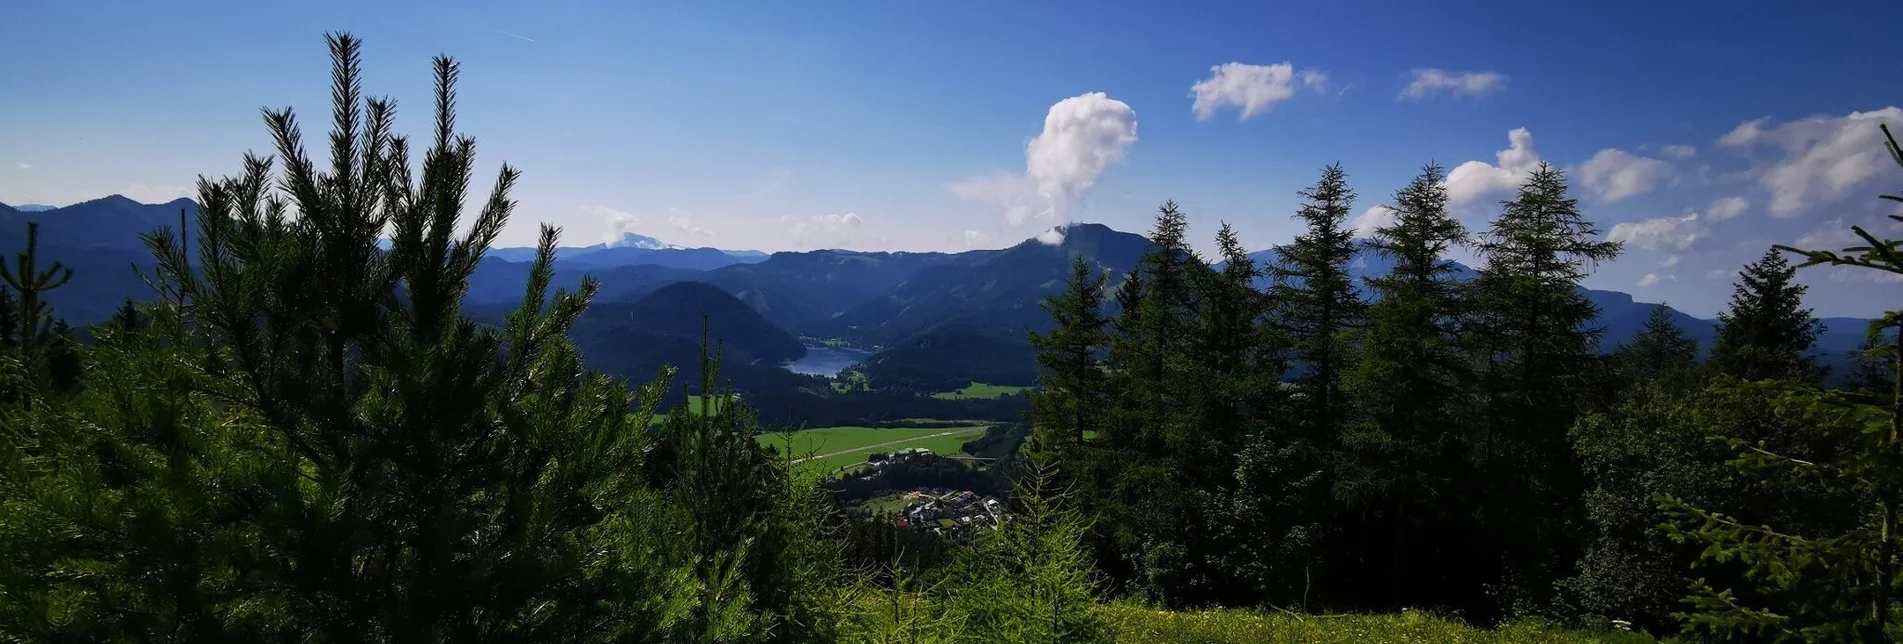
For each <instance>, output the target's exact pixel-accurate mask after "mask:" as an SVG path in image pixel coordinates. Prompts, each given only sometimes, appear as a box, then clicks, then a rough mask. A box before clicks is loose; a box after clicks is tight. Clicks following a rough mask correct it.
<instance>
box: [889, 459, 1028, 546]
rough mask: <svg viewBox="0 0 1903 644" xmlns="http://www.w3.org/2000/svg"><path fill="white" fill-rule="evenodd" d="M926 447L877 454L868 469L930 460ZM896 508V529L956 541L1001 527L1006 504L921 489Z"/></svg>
mask: <svg viewBox="0 0 1903 644" xmlns="http://www.w3.org/2000/svg"><path fill="white" fill-rule="evenodd" d="M930 456H932V451H931V450H929V449H925V448H922V447H914V448H910V449H904V450H899V451H896V452H892V453H890V454H874V455H872V457H870V458H868V459H867V461H866V466H867V467H869V468H872V469H874V470H880V469H884V468H887V467H892V466H895V465H899V464H902V463H905V462H907V461H910V460H912V459H915V458H921V457H930ZM893 506H895V507H896V512H895V518H894V519H893V523H892V525H893V527H896V528H899V529H901V530H916V531H919V532H928V533H931V534H934V535H939V536H944V537H950V538H956V537H962V536H965V535H969V534H975V533H979V532H982V531H984V530H988V529H991V528H994V527H997V525H998V524H999V522H1000V521H1001V520H1002V516H1003V514H1004V503H1003V502H1002V501H1001V500H999V499H998V498H996V497H992V496H986V495H981V494H979V493H977V492H974V491H971V490H956V489H950V488H918V489H913V490H909V491H905V492H902V493H900V494H899V495H898V497H897V499H896V500H895V502H894V503H892V505H891V506H889V507H893Z"/></svg>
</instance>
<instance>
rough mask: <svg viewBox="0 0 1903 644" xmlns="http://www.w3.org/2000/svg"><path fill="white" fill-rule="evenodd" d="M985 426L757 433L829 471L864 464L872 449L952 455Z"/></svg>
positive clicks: (804, 463) (768, 442) (809, 464)
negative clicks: (913, 450) (914, 449)
mask: <svg viewBox="0 0 1903 644" xmlns="http://www.w3.org/2000/svg"><path fill="white" fill-rule="evenodd" d="M985 427H986V426H985V425H966V426H960V427H895V428H889V429H880V428H877V427H820V428H815V429H802V430H799V431H796V432H773V433H767V434H760V435H759V437H758V438H759V441H760V443H761V444H763V445H770V446H773V447H774V448H775V449H778V450H780V451H782V452H787V453H791V454H792V455H793V457H794V458H796V459H806V460H802V461H800V462H799V464H800V466H801V467H812V468H823V469H825V470H826V471H829V472H830V471H832V470H834V469H838V468H839V467H842V466H846V465H852V464H855V463H864V462H865V461H866V457H867V456H868V455H871V454H872V453H874V452H892V451H898V450H901V449H906V448H911V447H923V448H925V449H929V450H932V452H933V453H935V454H944V455H952V454H956V453H958V451H959V450H960V449H962V448H963V447H964V444H965V442H966V441H969V440H971V439H974V438H977V437H979V436H983V435H984V433H985Z"/></svg>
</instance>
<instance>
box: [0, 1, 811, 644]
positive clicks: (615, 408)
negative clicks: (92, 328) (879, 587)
mask: <svg viewBox="0 0 1903 644" xmlns="http://www.w3.org/2000/svg"><path fill="white" fill-rule="evenodd" d="M329 42H330V46H331V54H332V57H333V60H334V77H333V83H332V92H333V102H334V108H335V109H334V111H333V115H334V119H335V129H334V131H333V132H332V134H331V136H330V137H329V141H330V144H331V150H330V152H331V154H330V157H331V158H330V164H329V169H328V170H323V169H320V168H319V166H318V164H317V163H316V162H314V161H313V160H312V159H310V158H308V157H307V156H306V155H305V153H304V150H303V147H302V144H303V141H304V137H303V136H302V135H301V133H300V131H299V128H298V126H297V123H296V120H295V118H294V117H293V115H292V113H291V112H290V111H289V110H288V109H287V110H283V111H273V112H269V113H267V115H266V121H267V123H268V125H269V126H270V129H271V132H272V134H273V135H274V137H275V138H276V140H277V143H278V153H279V161H278V162H277V163H273V162H271V161H267V160H266V159H263V158H259V157H255V156H253V157H248V158H247V159H246V163H245V172H244V174H243V175H242V176H239V177H233V178H228V179H224V180H219V181H213V180H203V181H201V183H200V186H199V201H200V202H201V203H202V204H203V209H202V211H201V212H200V214H199V219H198V222H197V223H198V229H199V235H197V236H196V239H197V241H194V242H193V247H194V248H195V249H196V250H198V251H199V252H198V253H196V255H195V257H194V256H192V255H188V254H187V253H186V251H185V248H184V246H183V245H182V241H181V239H180V236H183V235H184V234H185V233H184V231H178V234H179V236H174V235H172V234H170V233H164V234H160V235H157V236H154V237H151V238H148V243H149V244H150V245H151V246H152V250H153V253H154V255H155V256H156V259H157V260H158V271H157V279H158V280H159V281H160V285H161V294H162V295H163V296H164V297H162V298H161V301H160V302H159V303H158V304H157V305H155V306H154V307H153V308H152V309H151V311H150V313H151V316H150V326H149V328H148V329H147V330H145V331H141V332H140V333H139V334H135V337H133V338H129V339H128V340H129V341H126V342H111V343H103V344H101V345H99V346H97V347H94V348H92V350H94V351H98V352H100V353H98V354H97V356H98V359H97V360H95V361H94V362H93V364H96V365H99V366H100V367H99V368H98V369H96V370H92V371H89V372H88V373H87V374H86V375H85V385H84V386H82V387H80V388H79V389H78V391H77V392H76V393H74V394H72V395H71V396H66V397H61V398H46V397H42V400H47V401H49V403H57V404H43V405H36V406H33V407H32V408H26V407H25V406H19V405H0V427H4V428H7V429H8V430H12V429H14V428H27V429H28V430H29V431H30V433H29V434H27V435H26V436H24V437H23V438H22V439H21V440H11V439H10V440H6V441H0V471H5V472H7V475H6V476H4V477H0V588H5V594H6V600H5V601H0V633H5V634H6V636H7V637H8V638H17V639H22V640H24V641H153V642H201V641H244V642H256V641H293V640H294V641H313V640H321V641H337V642H343V641H349V642H412V641H432V642H437V641H458V642H535V641H564V642H593V641H600V642H681V641H695V642H706V641H756V640H764V639H768V638H769V637H770V638H776V639H778V640H780V641H798V640H802V639H811V640H817V641H830V640H831V639H833V638H830V637H829V636H828V635H827V634H825V633H824V630H823V627H824V621H825V620H824V619H823V616H819V615H816V614H815V613H814V611H810V610H806V609H805V608H802V607H803V606H811V605H813V603H814V602H823V601H825V599H824V598H825V597H826V596H827V595H830V594H833V593H830V592H829V587H828V586H827V585H825V584H826V582H825V576H824V575H823V574H821V575H815V574H811V572H810V571H809V572H801V569H802V567H803V566H805V565H806V564H808V563H815V562H822V561H823V557H824V553H823V552H817V551H816V550H815V549H812V548H809V547H808V545H802V544H810V542H808V541H805V540H803V538H802V537H801V535H803V534H807V533H808V532H809V531H810V529H816V526H815V525H814V523H813V522H808V521H806V520H805V519H801V518H799V517H797V516H795V515H797V514H798V512H797V511H796V510H795V509H794V508H793V506H792V505H790V504H788V503H782V502H778V501H772V500H771V499H773V498H774V497H775V496H776V495H779V494H780V493H781V492H784V491H785V490H786V488H780V487H778V486H777V485H776V484H775V483H774V482H773V481H774V479H772V478H771V474H772V473H773V472H776V471H783V469H782V467H783V464H779V463H773V462H770V460H769V459H768V457H767V455H766V452H764V451H763V448H761V447H760V446H758V445H757V443H756V442H755V438H754V436H753V434H754V431H753V430H754V428H753V427H752V426H751V425H750V424H749V422H748V421H747V419H746V416H745V414H744V410H743V409H741V408H740V406H738V405H721V406H720V409H719V410H718V411H717V412H715V413H711V414H705V415H703V416H701V420H698V421H697V420H694V419H688V418H682V417H683V416H686V415H685V414H680V415H677V417H676V419H675V420H672V421H670V422H669V423H667V424H664V425H663V427H661V428H660V429H659V430H655V429H652V428H651V427H650V425H651V424H650V422H649V421H650V420H651V419H652V416H653V411H654V409H655V406H656V405H657V404H658V402H659V399H660V396H661V395H662V393H663V392H664V391H665V390H666V383H667V380H668V378H669V377H670V376H671V370H664V372H663V373H661V374H659V376H658V378H657V379H656V381H655V382H654V383H653V384H650V385H648V386H646V387H643V388H641V389H640V390H639V395H636V393H635V392H633V391H630V389H629V388H628V387H627V386H626V385H625V384H623V383H621V382H620V381H617V380H615V379H612V378H609V377H607V376H603V375H600V374H595V373H592V372H589V371H587V370H586V369H585V368H584V366H583V364H582V360H581V356H580V355H579V353H578V352H577V351H576V349H575V347H574V345H573V344H571V343H570V342H569V341H568V340H567V337H566V336H567V334H568V332H569V328H570V325H572V324H573V323H574V321H575V319H576V318H577V317H578V316H579V315H581V313H582V312H583V310H584V309H585V307H586V306H587V305H588V302H589V299H590V298H591V297H592V296H593V295H594V293H595V292H596V290H597V288H598V286H597V284H596V283H595V282H594V280H592V279H584V280H583V281H582V285H581V288H580V289H579V291H578V292H556V293H554V294H553V295H552V296H551V294H550V293H549V288H548V287H549V284H550V282H551V280H552V265H553V258H554V249H555V246H556V241H557V236H558V234H557V231H556V230H555V229H554V228H552V227H544V228H543V231H542V235H541V240H540V243H539V245H538V253H537V258H536V260H535V262H534V263H533V264H532V265H531V268H530V271H529V280H528V282H529V283H528V286H527V288H526V289H525V291H524V293H523V300H522V305H521V306H520V308H519V309H517V310H516V311H514V312H512V313H511V314H509V316H508V318H507V320H506V321H505V322H504V323H503V324H502V325H500V327H499V328H488V327H483V326H480V325H478V324H476V323H474V322H472V321H469V320H467V319H465V318H463V316H462V310H461V300H462V297H463V293H464V292H465V291H466V290H467V288H468V285H469V278H470V275H471V274H472V273H473V272H474V270H475V268H476V266H477V265H478V264H479V263H480V262H481V260H482V258H483V256H484V253H485V251H486V250H487V249H488V248H489V246H490V244H491V243H492V242H493V240H494V239H495V236H496V235H497V234H498V233H499V232H500V231H501V229H502V226H503V224H504V223H505V222H506V221H507V219H508V216H509V214H510V212H511V211H512V209H513V207H514V203H513V202H512V201H511V200H510V199H509V190H510V188H511V186H512V185H513V183H514V181H515V179H516V176H517V175H516V171H515V170H514V169H513V168H510V167H508V166H506V165H505V166H504V167H503V168H502V170H501V172H500V173H499V176H498V178H497V180H496V183H495V185H494V188H493V189H492V190H491V191H490V193H489V195H488V197H487V199H486V200H483V201H482V202H481V203H482V205H481V206H480V211H479V214H478V215H477V216H476V217H475V219H474V221H472V222H467V225H465V222H464V221H462V214H463V208H464V203H465V200H466V197H468V196H469V195H468V194H467V189H468V186H469V183H470V181H471V179H472V176H471V173H472V170H473V167H474V158H473V152H474V142H473V141H472V140H471V139H469V138H467V137H462V136H458V135H457V134H456V133H455V130H454V125H455V124H454V120H453V114H454V105H455V91H454V86H455V79H456V76H457V71H458V67H457V65H456V64H455V63H454V62H452V61H450V60H449V59H447V58H439V59H437V60H436V64H435V71H436V90H437V91H436V110H435V112H436V123H435V126H436V127H435V128H434V137H433V140H432V142H431V144H430V147H429V149H428V152H427V153H426V154H425V156H424V159H423V160H422V163H421V164H420V166H421V173H420V176H412V174H411V172H412V165H411V163H410V162H409V158H408V144H407V141H406V139H404V138H402V137H399V136H396V135H394V134H393V133H392V131H391V127H392V122H393V111H392V105H391V103H389V102H388V101H383V100H375V99H372V100H368V101H365V100H364V99H363V97H362V95H361V92H360V90H359V87H358V79H359V77H360V71H359V63H358V52H359V48H360V45H359V43H358V41H357V40H355V39H354V38H352V37H350V36H348V35H337V36H332V37H330V38H329ZM273 166H278V167H281V168H282V171H281V172H273ZM386 232H389V233H390V237H391V241H392V246H391V248H390V249H389V250H388V251H384V250H382V249H380V248H379V247H378V246H379V244H378V240H379V238H380V237H381V236H382V235H384V234H385V233H386ZM195 258H196V259H199V260H202V261H192V260H193V259H195ZM20 273H23V274H33V275H39V274H42V273H41V271H38V270H31V271H20ZM16 277H17V276H16ZM9 281H14V280H9ZM399 287H400V289H399ZM0 362H4V361H0ZM736 414H738V416H736ZM657 470H666V471H671V472H673V473H676V474H678V476H671V477H667V479H668V481H667V483H665V484H653V483H651V482H650V481H651V480H652V479H653V478H656V477H655V476H654V475H653V472H654V471H657ZM643 474H647V476H643ZM818 550H823V548H822V549H818ZM822 567H823V566H822ZM821 572H823V571H821ZM815 594H816V595H818V597H814V595H815ZM802 597H804V598H802Z"/></svg>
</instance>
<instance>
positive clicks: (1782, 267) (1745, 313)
mask: <svg viewBox="0 0 1903 644" xmlns="http://www.w3.org/2000/svg"><path fill="white" fill-rule="evenodd" d="M1796 279H1797V267H1795V266H1792V265H1791V263H1790V262H1788V261H1785V259H1784V256H1783V254H1781V253H1780V252H1779V251H1778V250H1777V249H1771V250H1768V251H1765V253H1764V257H1762V258H1760V259H1758V261H1756V262H1753V263H1751V264H1750V265H1748V266H1745V267H1744V270H1742V271H1739V272H1738V284H1737V285H1736V286H1735V287H1734V289H1733V292H1732V294H1731V306H1730V308H1729V309H1727V310H1726V311H1724V312H1722V313H1719V314H1718V339H1717V340H1716V341H1715V342H1714V343H1713V344H1712V347H1711V365H1712V367H1714V368H1716V369H1717V370H1719V371H1720V372H1723V373H1726V374H1730V375H1732V376H1735V377H1738V378H1743V379H1746V380H1759V379H1778V378H1803V379H1811V380H1818V379H1821V377H1822V372H1821V371H1820V370H1819V368H1818V367H1817V365H1816V364H1815V363H1816V360H1815V359H1813V358H1811V357H1810V356H1808V355H1805V354H1806V353H1808V352H1809V351H1810V348H1811V345H1812V344H1814V343H1816V341H1817V335H1818V333H1820V332H1822V330H1823V325H1822V323H1820V322H1818V321H1817V318H1815V317H1812V316H1811V310H1810V309H1807V308H1804V291H1805V290H1806V287H1805V286H1804V285H1802V284H1798V283H1797V282H1796Z"/></svg>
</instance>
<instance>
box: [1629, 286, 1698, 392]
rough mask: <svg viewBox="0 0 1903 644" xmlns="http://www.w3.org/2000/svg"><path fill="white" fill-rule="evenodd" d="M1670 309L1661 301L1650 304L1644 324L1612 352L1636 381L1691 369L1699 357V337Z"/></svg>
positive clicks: (1653, 378)
mask: <svg viewBox="0 0 1903 644" xmlns="http://www.w3.org/2000/svg"><path fill="white" fill-rule="evenodd" d="M1671 313H1672V309H1671V307H1668V306H1666V305H1665V304H1663V303H1660V304H1659V305H1658V306H1655V307H1652V312H1651V313H1650V314H1649V315H1647V316H1646V317H1645V326H1644V327H1643V328H1641V329H1640V330H1639V332H1638V333H1636V334H1634V335H1633V336H1632V339H1631V341H1628V342H1626V343H1625V344H1624V345H1621V346H1620V347H1619V348H1618V350H1616V351H1614V352H1613V359H1614V360H1615V361H1616V362H1617V363H1618V365H1619V367H1620V368H1622V369H1624V370H1625V371H1626V375H1627V377H1629V378H1632V379H1634V380H1636V381H1647V380H1655V379H1658V378H1659V377H1660V376H1663V375H1665V374H1668V373H1679V372H1683V371H1685V370H1687V369H1690V368H1691V366H1692V364H1693V363H1694V362H1695V361H1697V359H1698V341H1697V340H1693V339H1691V337H1690V336H1687V335H1685V330H1684V329H1681V328H1679V326H1678V324H1677V323H1675V322H1673V321H1672V315H1671Z"/></svg>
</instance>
